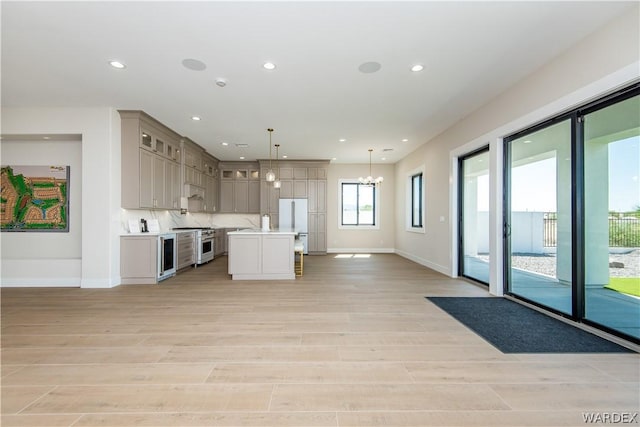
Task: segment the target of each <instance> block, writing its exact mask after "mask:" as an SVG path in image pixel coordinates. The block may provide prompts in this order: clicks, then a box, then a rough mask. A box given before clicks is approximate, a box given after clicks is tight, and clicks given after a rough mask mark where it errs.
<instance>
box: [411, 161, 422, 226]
mask: <svg viewBox="0 0 640 427" xmlns="http://www.w3.org/2000/svg"><path fill="white" fill-rule="evenodd" d="M411 227H413V228H422V172H420V173H417V174H415V175H412V176H411Z"/></svg>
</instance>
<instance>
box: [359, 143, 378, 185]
mask: <svg viewBox="0 0 640 427" xmlns="http://www.w3.org/2000/svg"><path fill="white" fill-rule="evenodd" d="M372 152H373V148H369V176H368V177H366V178H363V177H360V178H358V180H359V181H360V184H363V185H371V186H376V185H380V184H382V181H384V178H382V177H381V176H379V177H377V178H375V179H374V178H373V176H372V175H371V153H372Z"/></svg>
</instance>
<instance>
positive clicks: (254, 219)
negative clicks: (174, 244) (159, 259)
mask: <svg viewBox="0 0 640 427" xmlns="http://www.w3.org/2000/svg"><path fill="white" fill-rule="evenodd" d="M121 212H122V213H121V215H120V223H121V230H120V231H121V233H122V234H127V233H128V232H129V220H135V221H137V222H138V223H139V222H140V219H141V218H144V219H146V220H147V221H148V220H150V219H157V220H158V223H159V224H160V230H161V231H170V230H171V229H172V228H174V227H214V228H215V227H220V228H234V227H242V228H259V227H260V215H258V214H205V213H187V214H186V215H181V214H180V212H178V211H156V210H145V209H122V211H121Z"/></svg>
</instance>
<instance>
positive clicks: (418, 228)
mask: <svg viewBox="0 0 640 427" xmlns="http://www.w3.org/2000/svg"><path fill="white" fill-rule="evenodd" d="M424 171H425V166H424V165H421V166H420V167H418V168H416V169H413V170H410V171H408V172H407V175H406V181H405V182H406V187H405V188H406V193H405V219H406V222H405V230H406V231H409V232H411V233H424V232H425V231H424V215H425V209H424V203H425V200H424Z"/></svg>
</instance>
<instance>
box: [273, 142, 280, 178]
mask: <svg viewBox="0 0 640 427" xmlns="http://www.w3.org/2000/svg"><path fill="white" fill-rule="evenodd" d="M279 148H280V144H276V180H275V181H273V188H280V186H282V182H280V166H279V165H278V157H279V154H278V152H279V150H278V149H279Z"/></svg>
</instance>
